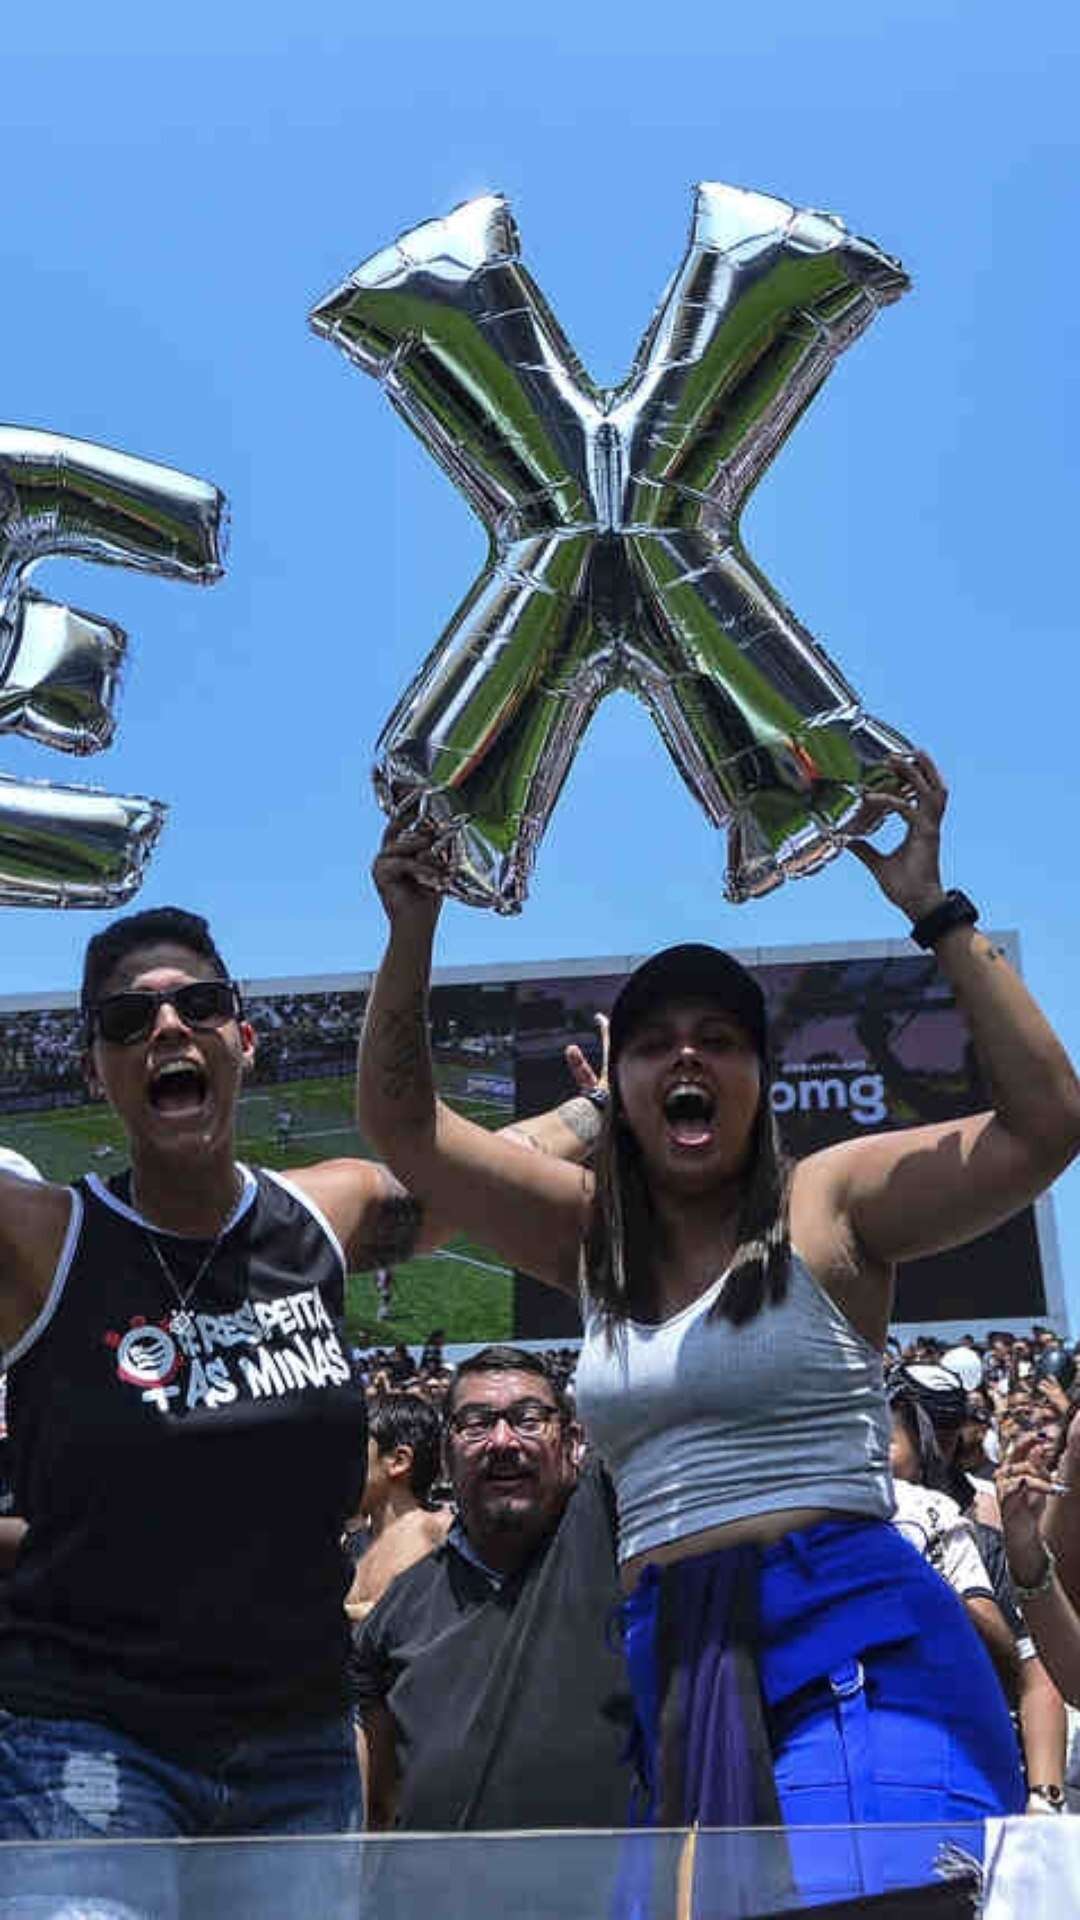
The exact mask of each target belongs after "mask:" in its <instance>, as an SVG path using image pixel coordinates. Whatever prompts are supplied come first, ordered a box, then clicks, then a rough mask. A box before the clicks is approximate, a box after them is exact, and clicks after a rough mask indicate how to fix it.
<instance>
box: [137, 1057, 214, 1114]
mask: <svg viewBox="0 0 1080 1920" xmlns="http://www.w3.org/2000/svg"><path fill="white" fill-rule="evenodd" d="M206 1095H207V1080H206V1075H205V1073H204V1072H203V1069H202V1068H201V1067H200V1066H199V1064H198V1062H197V1061H196V1060H166V1061H165V1063H164V1065H162V1066H160V1067H157V1068H155V1070H154V1072H153V1073H152V1074H151V1076H150V1087H149V1100H150V1105H151V1106H152V1107H153V1109H154V1111H155V1113H168V1114H185V1113H198V1111H199V1109H200V1108H201V1107H202V1105H203V1102H204V1101H205V1099H206Z"/></svg>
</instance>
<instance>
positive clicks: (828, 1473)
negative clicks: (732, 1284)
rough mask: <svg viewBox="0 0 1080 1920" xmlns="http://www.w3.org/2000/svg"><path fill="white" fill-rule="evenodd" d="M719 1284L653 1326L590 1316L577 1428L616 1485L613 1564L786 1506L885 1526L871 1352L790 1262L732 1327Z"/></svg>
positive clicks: (798, 1263)
mask: <svg viewBox="0 0 1080 1920" xmlns="http://www.w3.org/2000/svg"><path fill="white" fill-rule="evenodd" d="M726 1277H727V1276H726V1274H722V1275H721V1276H720V1278H719V1279H718V1280H716V1281H714V1283H713V1285H712V1286H711V1287H709V1288H707V1289H706V1291H705V1292H704V1293H703V1294H702V1295H701V1296H700V1298H699V1299H697V1300H693V1301H691V1303H690V1305H689V1306H687V1307H683V1308H682V1310H681V1311H680V1312H679V1313H675V1314H673V1315H672V1316H671V1318H670V1319H668V1320H663V1321H661V1322H660V1323H659V1325H655V1326H653V1325H645V1324H643V1323H642V1322H640V1321H637V1320H627V1321H624V1322H623V1323H622V1325H621V1326H620V1327H618V1328H617V1329H616V1330H615V1332H614V1334H613V1335H612V1336H611V1337H610V1338H609V1336H608V1334H607V1332H606V1330H605V1327H604V1323H603V1320H602V1318H601V1316H600V1315H599V1313H597V1312H596V1311H595V1309H593V1310H590V1311H588V1312H587V1315H586V1322H585V1335H584V1339H583V1341H582V1346H581V1354H580V1357H579V1360H578V1366H577V1372H576V1375H575V1381H574V1386H575V1397H576V1402H577V1409H578V1413H579V1416H580V1418H581V1419H582V1420H583V1421H584V1423H585V1426H586V1428H587V1430H588V1433H589V1436H590V1438H591V1439H592V1441H593V1443H594V1445H595V1446H596V1447H597V1448H598V1450H599V1451H600V1453H601V1454H602V1456H603V1458H604V1460H605V1462H606V1464H607V1467H608V1470H609V1472H610V1474H611V1477H612V1480H613V1481H614V1485H615V1494H616V1501H617V1505H618V1513H619V1558H620V1560H621V1561H626V1560H630V1559H633V1558H634V1556H635V1555H637V1554H640V1553H643V1552H647V1551H648V1550H649V1549H650V1548H653V1547H659V1546H663V1545H667V1544H668V1543H669V1542H671V1541H673V1540H681V1539H683V1538H685V1537H686V1536H687V1535H689V1534H694V1533H701V1532H703V1531H704V1530H705V1529H706V1528H710V1527H717V1526H723V1525H724V1524H725V1523H726V1522H728V1521H731V1520H740V1519H746V1518H748V1517H749V1516H752V1515H754V1514H759V1513H776V1512H782V1511H783V1510H784V1509H786V1508H797V1507H822V1508H827V1509H830V1510H831V1511H833V1512H838V1513H854V1514H862V1515H866V1516H869V1517H871V1518H875V1519H882V1520H887V1519H888V1518H889V1517H890V1515H891V1513H892V1510H893V1492H892V1480H891V1476H890V1473H889V1433H890V1422H889V1415H888V1409H887V1407H886V1403H885V1389H884V1382H883V1376H882V1366H881V1356H880V1354H879V1353H878V1352H877V1351H876V1350H875V1348H874V1347H872V1346H871V1345H870V1342H869V1341H868V1340H866V1339H864V1337H863V1335H862V1334H861V1333H858V1332H857V1331H856V1329H855V1328H854V1327H853V1326H852V1324H851V1322H850V1320H848V1319H847V1317H846V1316H845V1315H844V1314H843V1313H842V1312H841V1310H840V1308H839V1307H838V1306H837V1305H836V1304H835V1302H834V1301H832V1300H831V1299H830V1298H829V1296H828V1294H827V1293H825V1291H824V1290H823V1288H822V1287H820V1286H819V1285H818V1282H817V1281H816V1280H815V1279H814V1277H813V1275H812V1274H811V1273H810V1270H809V1268H808V1267H807V1265H806V1263H805V1261H804V1260H802V1259H801V1258H800V1257H799V1255H798V1254H796V1253H792V1256H791V1267H790V1280H789V1285H788V1290H787V1293H786V1295H785V1297H784V1299H783V1300H782V1301H779V1302H777V1304H776V1305H774V1306H765V1307H763V1308H762V1309H761V1311H760V1312H759V1313H758V1314H756V1315H755V1317H754V1318H753V1319H752V1320H749V1321H747V1322H746V1323H745V1324H744V1325H743V1326H741V1327H736V1326H734V1325H733V1324H732V1323H731V1321H729V1320H725V1319H722V1318H720V1317H719V1316H718V1315H715V1316H713V1317H712V1318H711V1319H710V1317H709V1308H710V1307H711V1306H712V1305H713V1303H714V1302H715V1301H716V1299H717V1298H718V1297H719V1294H720V1290H721V1288H722V1287H723V1285H724V1281H725V1279H726Z"/></svg>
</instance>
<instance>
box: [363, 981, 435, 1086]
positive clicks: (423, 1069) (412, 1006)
mask: <svg viewBox="0 0 1080 1920" xmlns="http://www.w3.org/2000/svg"><path fill="white" fill-rule="evenodd" d="M372 1037H373V1040H374V1052H375V1068H376V1072H377V1074H378V1077H379V1091H380V1093H382V1095H383V1096H384V1098H385V1099H387V1100H394V1101H398V1100H407V1099H408V1098H409V1097H410V1095H412V1096H414V1097H415V1095H416V1094H417V1092H418V1091H420V1090H421V1089H423V1088H424V1086H425V1081H426V1080H427V1079H428V1070H427V1057H428V1023H427V998H426V995H425V994H423V993H417V994H415V995H414V996H413V998H412V1000H411V1001H410V1002H409V1003H408V1005H407V1006H404V1007H395V1008H388V1009H387V1011H386V1012H385V1013H384V1014H383V1015H382V1018H381V1019H380V1021H379V1023H378V1025H377V1026H376V1029H375V1032H374V1035H373V1036H372Z"/></svg>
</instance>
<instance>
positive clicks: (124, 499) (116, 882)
mask: <svg viewBox="0 0 1080 1920" xmlns="http://www.w3.org/2000/svg"><path fill="white" fill-rule="evenodd" d="M224 529H225V503H224V499H223V497H222V495H221V494H220V493H219V492H218V490H217V488H216V487H212V486H210V485H208V483H207V482H206V481H205V480H196V479H193V478H192V477H191V476H190V475H189V474H186V473H178V472H176V471H175V470H174V469H173V468H171V467H162V466H158V465H157V464H156V463H155V462H152V461H149V460H139V459H136V458H135V457H134V456H133V455H131V454H126V453H117V452H114V451H113V450H112V449H111V448H109V447H102V446H97V445H95V444H94V443H93V442H91V441H87V440H73V439H71V438H69V437H66V436H64V435H60V434H55V433H43V432H39V431H37V430H35V429H33V428H29V427H4V426H0V733H4V732H7V733H18V734H22V735H25V736H26V737H27V738H29V739H32V740H36V741H38V742H40V743H41V744H42V745H44V746H48V747H54V748H57V749H59V751H60V752H62V753H75V754H87V753H98V752H100V751H101V749H102V748H104V747H107V746H108V745H109V742H110V741H111V739H112V737H113V732H114V728H115V720H114V703H115V699H116V694H117V689H118V686H119V679H120V670H121V665H122V662H123V658H124V650H125V646H126V636H125V634H124V632H123V630H122V629H121V628H120V627H117V626H114V625H113V623H112V622H111V621H108V620H101V619H99V618H97V616H96V615H94V614H90V613H83V612H80V611H79V610H78V609H77V608H74V607H68V606H64V605H62V604H60V603H59V602H57V601H53V600H47V599H45V598H44V597H43V596H42V595H41V594H39V593H36V592H35V591H34V590H33V589H32V588H31V587H30V586H29V584H28V580H29V575H30V572H31V570H32V568H33V567H35V566H36V565H37V564H38V563H39V562H40V561H42V560H44V559H47V558H50V557H53V556H55V555H59V554H70V555H75V556H77V557H78V558H80V559H84V560H100V561H105V562H109V563H111V564H113V565H116V566H124V567H134V568H137V569H139V570H140V571H142V572H147V573H159V574H163V575H165V576H167V577H168V578H171V579H176V580H194V581H200V582H206V581H212V580H217V579H219V578H220V576H221V573H222V571H223V568H222V552H223V544H224ZM164 816H165V809H164V807H163V806H162V804H161V802H160V801H158V800H146V799H143V798H141V797H140V796H138V795H133V794H128V795H119V794H110V793H101V792H99V791H97V790H96V789H94V788H90V787H74V786H64V787H60V786H56V785H54V784H53V783H51V782H50V781H44V780H31V781H26V780H14V779H12V778H10V777H9V776H8V775H0V906H48V907H56V906H81V907H101V906H110V905H114V904H117V903H119V902H120V901H123V900H126V899H129V898H130V896H131V894H132V893H134V892H135V890H136V888H137V887H138V885H139V882H140V880H141V878H142V874H143V870H144V868H145V865H146V862H147V860H148V859H149V857H150V853H151V851H152V849H153V846H154V842H155V840H156V839H157V836H158V834H159V832H160V831H161V826H162V822H163V820H164Z"/></svg>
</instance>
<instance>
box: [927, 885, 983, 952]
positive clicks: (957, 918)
mask: <svg viewBox="0 0 1080 1920" xmlns="http://www.w3.org/2000/svg"><path fill="white" fill-rule="evenodd" d="M978 917H979V909H978V907H977V906H976V905H975V902H974V900H969V899H968V896H967V894H966V893H961V892H960V889H959V887H950V888H949V891H948V893H947V894H946V895H945V898H944V899H943V900H939V901H938V903H937V906H936V907H931V909H930V911H929V913H924V914H923V915H922V917H921V919H918V920H916V922H915V924H914V926H913V927H912V929H911V937H912V939H913V940H914V942H915V944H916V946H918V947H926V948H930V947H935V946H936V945H937V943H938V941H939V940H940V939H941V938H942V937H943V936H944V935H945V934H946V933H951V932H952V930H953V928H954V927H973V926H974V925H975V922H976V920H977V919H978Z"/></svg>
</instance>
